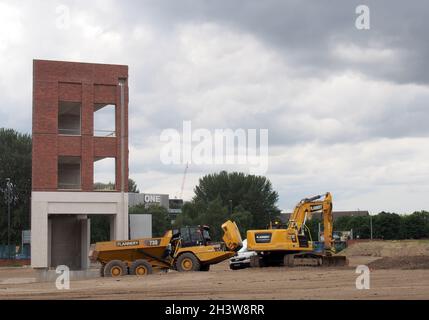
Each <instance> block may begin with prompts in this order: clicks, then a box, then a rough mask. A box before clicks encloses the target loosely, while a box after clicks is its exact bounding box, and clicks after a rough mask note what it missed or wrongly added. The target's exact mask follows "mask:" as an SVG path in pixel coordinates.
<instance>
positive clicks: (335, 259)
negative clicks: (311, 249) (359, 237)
mask: <svg viewBox="0 0 429 320" xmlns="http://www.w3.org/2000/svg"><path fill="white" fill-rule="evenodd" d="M348 264H349V261H348V260H347V257H346V256H323V257H322V266H324V267H343V266H347V265H348Z"/></svg>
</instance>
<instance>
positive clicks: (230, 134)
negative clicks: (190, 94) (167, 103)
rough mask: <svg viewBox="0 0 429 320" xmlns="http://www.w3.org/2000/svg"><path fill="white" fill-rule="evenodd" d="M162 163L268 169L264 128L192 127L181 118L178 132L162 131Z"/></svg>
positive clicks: (259, 171)
mask: <svg viewBox="0 0 429 320" xmlns="http://www.w3.org/2000/svg"><path fill="white" fill-rule="evenodd" d="M160 141H161V142H162V143H164V146H163V147H162V149H161V153H160V160H161V162H162V163H163V164H166V165H170V164H191V163H193V164H196V165H224V164H227V165H245V166H247V167H248V168H249V172H250V173H251V174H260V175H262V174H265V173H266V172H267V170H268V129H259V130H257V129H247V130H245V129H235V130H233V129H215V130H214V131H210V130H208V129H201V128H200V129H195V130H193V129H192V124H191V121H183V129H182V132H179V130H176V129H165V130H163V131H162V133H161V136H160Z"/></svg>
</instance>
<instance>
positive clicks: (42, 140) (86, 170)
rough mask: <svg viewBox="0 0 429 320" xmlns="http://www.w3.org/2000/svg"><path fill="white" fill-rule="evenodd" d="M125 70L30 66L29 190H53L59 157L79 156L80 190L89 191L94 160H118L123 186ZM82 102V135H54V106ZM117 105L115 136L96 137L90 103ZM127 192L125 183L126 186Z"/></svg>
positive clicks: (56, 64) (67, 64)
mask: <svg viewBox="0 0 429 320" xmlns="http://www.w3.org/2000/svg"><path fill="white" fill-rule="evenodd" d="M119 79H128V67H127V66H121V65H104V64H90V63H75V62H62V61H44V60H34V62H33V165H32V166H33V171H32V172H33V173H32V175H33V190H34V191H56V190H57V180H58V179H57V170H58V168H57V167H58V156H61V155H64V156H81V163H82V165H81V174H82V179H81V181H82V191H93V171H94V168H93V165H94V158H95V157H97V156H104V157H114V158H116V165H117V170H116V182H117V184H116V185H117V190H119V186H120V181H121V170H120V167H121V159H120V150H121V149H120V148H121V147H120V133H121V127H120V126H121V122H120V114H121V110H120V94H119V93H120V87H119V85H118V82H119ZM125 92H126V95H125V106H124V113H125V181H126V182H127V181H128V83H126V87H125ZM60 100H61V101H74V102H81V103H82V109H81V115H82V117H81V136H61V135H58V102H59V101H60ZM100 102H101V103H113V104H116V137H106V138H104V137H103V138H100V137H94V134H93V131H94V125H93V123H94V103H100ZM125 188H126V190H125V191H127V189H128V183H125Z"/></svg>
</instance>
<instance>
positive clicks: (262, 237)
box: [255, 233, 271, 243]
mask: <svg viewBox="0 0 429 320" xmlns="http://www.w3.org/2000/svg"><path fill="white" fill-rule="evenodd" d="M255 242H256V243H270V242H271V233H257V234H255Z"/></svg>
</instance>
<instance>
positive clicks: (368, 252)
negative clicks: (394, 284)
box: [338, 240, 429, 257]
mask: <svg viewBox="0 0 429 320" xmlns="http://www.w3.org/2000/svg"><path fill="white" fill-rule="evenodd" d="M338 254H340V255H345V256H346V257H355V256H368V257H415V256H429V240H397V241H396V240H392V241H380V240H375V241H367V242H358V243H354V244H352V245H350V246H349V247H348V248H346V249H345V250H342V251H340V252H339V253H338Z"/></svg>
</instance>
